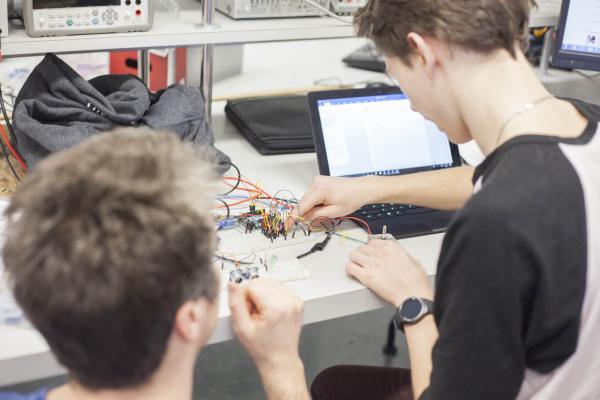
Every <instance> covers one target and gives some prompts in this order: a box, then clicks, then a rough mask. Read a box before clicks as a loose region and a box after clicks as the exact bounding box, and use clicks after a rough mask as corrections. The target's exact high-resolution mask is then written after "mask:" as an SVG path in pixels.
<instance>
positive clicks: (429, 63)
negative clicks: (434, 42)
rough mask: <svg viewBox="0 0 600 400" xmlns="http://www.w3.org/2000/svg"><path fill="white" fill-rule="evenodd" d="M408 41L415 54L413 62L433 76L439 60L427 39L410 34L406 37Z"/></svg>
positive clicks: (416, 34)
mask: <svg viewBox="0 0 600 400" xmlns="http://www.w3.org/2000/svg"><path fill="white" fill-rule="evenodd" d="M406 41H407V42H408V46H409V47H410V49H411V50H412V52H413V57H412V58H413V60H414V61H416V62H417V63H419V64H420V66H421V67H423V68H425V70H426V71H428V73H430V74H433V71H434V69H435V67H436V64H437V63H438V58H437V56H436V54H435V51H434V49H433V47H432V46H431V45H430V43H429V42H428V41H427V40H426V38H425V37H423V36H421V35H419V34H418V33H415V32H410V33H409V34H408V35H406Z"/></svg>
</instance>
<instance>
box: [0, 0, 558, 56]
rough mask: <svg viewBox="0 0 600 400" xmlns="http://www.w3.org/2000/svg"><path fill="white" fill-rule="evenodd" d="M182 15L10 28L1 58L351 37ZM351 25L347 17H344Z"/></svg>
mask: <svg viewBox="0 0 600 400" xmlns="http://www.w3.org/2000/svg"><path fill="white" fill-rule="evenodd" d="M180 3H181V8H182V9H181V11H180V15H179V16H176V15H175V14H174V13H172V12H165V11H157V12H156V13H155V18H154V27H153V28H152V29H151V30H150V31H148V32H131V33H115V34H95V35H78V36H59V37H46V38H31V37H29V36H27V34H26V33H25V31H24V30H23V29H19V28H16V27H13V26H11V29H10V32H9V36H8V37H7V38H3V39H2V54H3V55H4V56H5V57H19V56H29V55H41V54H45V53H48V52H51V53H81V52H93V51H109V50H128V49H148V48H166V47H188V46H200V45H203V44H210V43H213V44H234V43H255V42H273V41H288V40H306V39H326V38H343V37H352V36H353V35H354V29H353V27H352V26H351V25H347V24H344V23H343V22H340V21H336V20H334V19H332V18H322V17H310V18H279V19H264V20H242V21H235V20H233V19H231V18H229V17H227V16H225V15H223V14H221V13H219V12H216V13H215V23H216V24H217V25H218V26H219V27H218V28H216V29H205V28H198V27H197V24H198V23H199V22H200V21H201V20H202V12H201V3H200V2H198V1H194V0H182V1H181V2H180ZM559 9H560V2H558V1H555V0H554V1H545V2H541V5H540V8H539V9H538V10H534V12H533V15H532V17H531V21H530V25H531V26H532V27H538V26H549V25H554V24H556V21H557V18H558V13H559ZM347 20H348V21H349V22H350V21H351V18H350V17H347Z"/></svg>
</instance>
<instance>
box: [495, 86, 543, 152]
mask: <svg viewBox="0 0 600 400" xmlns="http://www.w3.org/2000/svg"><path fill="white" fill-rule="evenodd" d="M553 98H554V95H552V94H549V95H546V96H542V97H540V98H539V99H536V100H534V101H532V102H530V103H527V104H525V105H524V106H523V107H522V108H520V109H518V110H516V111H514V112H513V113H512V114H510V115H509V116H508V117H507V118H506V120H505V121H504V123H503V124H502V128H500V132H498V136H497V139H496V147H498V144H499V143H500V139H502V136H503V135H504V130H505V129H506V127H507V126H508V124H509V123H510V122H511V121H512V120H513V119H515V118H516V117H517V116H519V115H521V114H524V113H526V112H528V111H530V110H532V109H534V108H535V107H536V106H538V105H539V104H541V103H543V102H545V101H547V100H550V99H553Z"/></svg>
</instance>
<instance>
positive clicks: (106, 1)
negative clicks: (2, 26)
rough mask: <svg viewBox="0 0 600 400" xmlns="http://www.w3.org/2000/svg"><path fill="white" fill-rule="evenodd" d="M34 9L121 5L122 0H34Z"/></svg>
mask: <svg viewBox="0 0 600 400" xmlns="http://www.w3.org/2000/svg"><path fill="white" fill-rule="evenodd" d="M32 1H33V9H34V10H39V9H44V8H71V7H73V8H75V7H100V6H119V5H121V0H32Z"/></svg>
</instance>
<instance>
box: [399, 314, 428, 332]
mask: <svg viewBox="0 0 600 400" xmlns="http://www.w3.org/2000/svg"><path fill="white" fill-rule="evenodd" d="M432 325H433V326H434V327H435V320H434V318H433V315H432V314H428V315H426V316H424V317H423V318H421V319H420V320H419V321H417V322H415V323H414V324H404V334H405V335H406V337H407V338H408V337H409V336H413V335H419V334H420V333H422V332H425V331H429V330H430V329H431V326H432Z"/></svg>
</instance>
